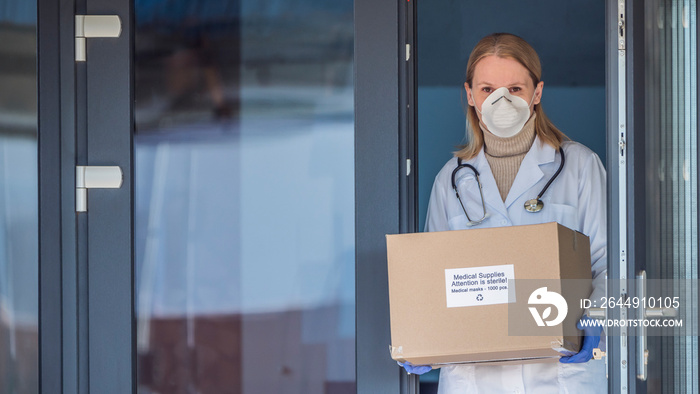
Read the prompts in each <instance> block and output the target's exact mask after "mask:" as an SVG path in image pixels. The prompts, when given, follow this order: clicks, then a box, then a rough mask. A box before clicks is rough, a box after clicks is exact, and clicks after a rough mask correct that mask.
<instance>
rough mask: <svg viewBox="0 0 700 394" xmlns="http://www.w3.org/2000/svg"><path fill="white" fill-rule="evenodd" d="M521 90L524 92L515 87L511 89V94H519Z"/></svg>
mask: <svg viewBox="0 0 700 394" xmlns="http://www.w3.org/2000/svg"><path fill="white" fill-rule="evenodd" d="M521 90H522V89H521V88H519V87H518V86H514V87H512V88H510V92H511V93H517V92H519V91H521Z"/></svg>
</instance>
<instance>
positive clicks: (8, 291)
mask: <svg viewBox="0 0 700 394" xmlns="http://www.w3.org/2000/svg"><path fill="white" fill-rule="evenodd" d="M36 80H37V71H36V2H32V1H23V0H6V1H3V2H2V4H1V5H0V163H1V167H0V393H8V394H9V393H38V392H39V380H38V379H39V362H38V357H39V340H38V339H39V336H38V320H39V319H38V308H39V307H38V305H39V304H38V294H39V284H38V275H39V274H38V269H39V257H38V250H39V249H38V248H39V246H38V244H39V239H38V234H39V233H38V200H37V199H38V193H39V192H38V169H37V91H36V89H37V84H36Z"/></svg>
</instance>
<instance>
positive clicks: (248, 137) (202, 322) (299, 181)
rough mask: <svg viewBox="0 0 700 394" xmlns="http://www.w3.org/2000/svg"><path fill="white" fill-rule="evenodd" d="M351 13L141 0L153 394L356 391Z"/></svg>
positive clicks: (143, 224)
mask: <svg viewBox="0 0 700 394" xmlns="http://www.w3.org/2000/svg"><path fill="white" fill-rule="evenodd" d="M352 7H353V4H352V1H350V0H343V1H333V2H324V1H315V0H298V1H291V2H282V1H275V0H271V1H259V0H224V1H221V0H217V1H214V0H209V1H193V0H136V1H135V10H136V25H137V28H136V35H135V45H136V49H135V80H136V103H135V116H136V135H135V147H134V150H135V168H136V175H135V177H136V178H135V183H136V184H135V193H136V212H135V236H136V239H135V253H136V283H135V286H136V292H137V319H138V332H137V349H138V385H139V391H140V392H144V393H147V392H161V393H174V392H198V393H351V392H353V393H354V392H355V321H354V319H355V305H354V300H355V294H354V288H355V280H354V259H355V256H354V250H355V247H354V238H355V229H354V172H353V171H354V148H353V145H354V123H353V117H354V113H353V80H352V55H353V53H352V49H353V34H354V32H353V19H352V15H353V13H352V12H353V9H352Z"/></svg>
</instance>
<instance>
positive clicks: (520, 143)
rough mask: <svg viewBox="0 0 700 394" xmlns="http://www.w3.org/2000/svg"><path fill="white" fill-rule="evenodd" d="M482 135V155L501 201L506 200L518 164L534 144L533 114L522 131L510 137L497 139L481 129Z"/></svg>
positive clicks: (518, 166)
mask: <svg viewBox="0 0 700 394" xmlns="http://www.w3.org/2000/svg"><path fill="white" fill-rule="evenodd" d="M481 130H482V131H483V133H484V153H485V154H486V160H487V161H488V162H489V166H490V167H491V172H492V173H493V177H494V178H496V185H497V186H498V191H499V193H500V194H501V199H503V201H505V200H506V197H507V196H508V192H509V191H510V187H511V186H512V185H513V181H514V180H515V176H516V175H517V174H518V169H519V168H520V163H522V161H523V159H524V158H525V155H526V154H527V152H528V151H529V150H530V147H532V144H533V142H535V114H534V113H533V114H532V116H531V117H530V119H529V120H528V121H527V123H525V126H523V128H522V130H520V132H519V133H518V134H516V135H514V136H512V137H508V138H502V137H497V136H495V135H493V134H491V132H489V131H487V130H485V129H484V127H483V126H482V127H481Z"/></svg>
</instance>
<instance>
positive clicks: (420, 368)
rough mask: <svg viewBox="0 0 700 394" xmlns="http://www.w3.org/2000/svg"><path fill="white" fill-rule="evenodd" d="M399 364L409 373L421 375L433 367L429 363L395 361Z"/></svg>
mask: <svg viewBox="0 0 700 394" xmlns="http://www.w3.org/2000/svg"><path fill="white" fill-rule="evenodd" d="M396 363H397V364H399V365H400V366H402V367H403V369H405V370H406V372H408V373H409V374H414V375H423V374H424V373H426V372H430V371H431V370H432V369H433V367H431V366H430V365H413V364H411V363H410V362H408V361H406V362H405V363H400V362H398V361H397V362H396Z"/></svg>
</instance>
